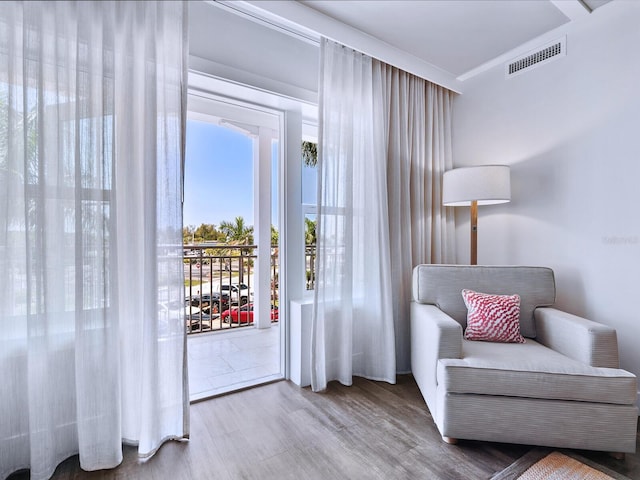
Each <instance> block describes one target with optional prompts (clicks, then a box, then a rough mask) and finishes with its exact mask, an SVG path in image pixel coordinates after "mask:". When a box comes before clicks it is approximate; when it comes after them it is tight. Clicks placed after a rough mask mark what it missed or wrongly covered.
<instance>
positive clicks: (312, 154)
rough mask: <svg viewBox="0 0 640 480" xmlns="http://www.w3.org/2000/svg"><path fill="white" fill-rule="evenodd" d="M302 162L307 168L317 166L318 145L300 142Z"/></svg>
mask: <svg viewBox="0 0 640 480" xmlns="http://www.w3.org/2000/svg"><path fill="white" fill-rule="evenodd" d="M302 161H303V162H304V164H305V165H306V166H307V167H315V166H316V165H317V164H318V144H316V143H312V142H302Z"/></svg>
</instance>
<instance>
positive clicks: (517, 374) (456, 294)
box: [411, 265, 638, 452]
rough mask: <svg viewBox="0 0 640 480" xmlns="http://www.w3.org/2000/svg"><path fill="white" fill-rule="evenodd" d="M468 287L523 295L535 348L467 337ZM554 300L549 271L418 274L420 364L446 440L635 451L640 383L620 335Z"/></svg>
mask: <svg viewBox="0 0 640 480" xmlns="http://www.w3.org/2000/svg"><path fill="white" fill-rule="evenodd" d="M463 289H470V290H475V291H478V292H483V293H490V294H518V295H519V296H520V330H521V333H522V335H523V336H524V337H525V338H526V342H525V343H494V342H485V341H470V340H466V339H464V337H463V329H464V328H465V327H466V318H467V308H466V305H465V303H464V301H463V299H462V295H461V291H462V290H463ZM554 301H555V281H554V275H553V271H552V270H551V269H549V268H542V267H511V266H509V267H507V266H505V267H502V266H459V265H419V266H417V267H416V268H415V269H414V272H413V302H412V304H411V366H412V371H413V375H414V377H415V379H416V382H417V384H418V387H419V388H420V391H421V392H422V395H423V397H424V399H425V401H426V403H427V406H428V407H429V411H430V412H431V415H432V417H433V420H434V421H435V424H436V425H437V427H438V430H439V431H440V434H441V435H442V437H443V439H444V440H445V441H447V442H450V443H452V442H455V441H457V439H469V440H485V441H495V442H506V443H520V444H529V445H542V446H550V447H563V448H577V449H585V450H601V451H611V452H635V449H636V428H637V421H638V409H637V408H636V406H635V401H636V394H637V393H636V388H637V387H636V377H635V376H634V375H633V374H631V373H629V372H627V371H625V370H621V369H619V368H618V367H619V365H618V346H617V338H616V332H615V330H614V329H612V328H609V327H606V326H604V325H601V324H598V323H595V322H592V321H590V320H586V319H584V318H581V317H577V316H575V315H570V314H568V313H565V312H562V311H560V310H557V309H554V308H552V305H553V303H554Z"/></svg>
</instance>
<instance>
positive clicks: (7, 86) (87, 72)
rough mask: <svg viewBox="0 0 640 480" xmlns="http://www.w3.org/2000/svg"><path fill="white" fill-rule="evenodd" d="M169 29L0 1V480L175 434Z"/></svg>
mask: <svg viewBox="0 0 640 480" xmlns="http://www.w3.org/2000/svg"><path fill="white" fill-rule="evenodd" d="M186 17H187V15H186V5H185V4H183V3H182V2H162V1H161V2H152V1H149V2H67V1H60V2H0V478H5V477H6V476H7V475H9V474H10V473H11V472H12V471H15V470H18V469H23V468H29V469H30V470H31V478H32V479H41V478H48V477H50V476H51V475H52V473H53V471H54V469H55V468H56V465H57V464H58V463H59V462H61V461H62V460H64V459H65V458H67V457H69V456H71V455H74V454H76V453H79V454H80V463H81V466H82V468H83V469H86V470H97V469H104V468H111V467H115V466H116V465H118V464H119V463H120V462H121V460H122V444H123V442H124V443H133V444H137V445H138V452H139V454H140V455H141V456H148V455H150V454H152V453H153V452H154V451H155V450H156V449H157V448H158V447H159V446H160V444H161V443H162V442H163V441H165V440H167V439H172V438H184V437H186V436H188V386H187V381H186V360H185V348H186V337H185V328H184V321H183V297H184V287H183V274H182V268H183V267H182V209H181V199H182V173H181V172H182V157H183V155H182V151H183V138H182V135H183V133H182V132H183V128H182V124H183V119H184V109H185V99H186V96H185V93H186V92H185V88H184V81H185V78H186V76H185V62H186V47H187V45H186V43H187V42H186V27H185V25H186V21H187V18H186Z"/></svg>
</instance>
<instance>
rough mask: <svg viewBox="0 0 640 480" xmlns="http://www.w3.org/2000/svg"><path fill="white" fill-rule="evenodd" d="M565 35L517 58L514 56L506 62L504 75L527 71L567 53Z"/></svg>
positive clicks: (508, 75)
mask: <svg viewBox="0 0 640 480" xmlns="http://www.w3.org/2000/svg"><path fill="white" fill-rule="evenodd" d="M566 45H567V39H566V37H563V38H561V39H560V40H556V41H554V42H551V43H549V44H547V45H545V46H543V47H541V48H537V49H536V50H533V51H531V52H528V53H526V54H524V55H522V56H520V57H518V58H515V59H513V60H511V61H510V62H508V63H507V64H506V68H505V76H506V77H507V78H509V77H513V76H514V75H519V74H521V73H524V72H528V71H529V70H532V69H533V68H536V67H539V66H541V65H544V64H545V63H549V62H550V61H552V60H556V59H558V58H560V57H564V56H565V55H566V54H567V46H566Z"/></svg>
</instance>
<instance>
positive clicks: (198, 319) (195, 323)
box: [184, 306, 219, 332]
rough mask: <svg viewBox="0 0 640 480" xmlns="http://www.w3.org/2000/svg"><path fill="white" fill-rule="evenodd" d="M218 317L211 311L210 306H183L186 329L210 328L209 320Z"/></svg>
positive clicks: (193, 330) (192, 330)
mask: <svg viewBox="0 0 640 480" xmlns="http://www.w3.org/2000/svg"><path fill="white" fill-rule="evenodd" d="M218 317H219V315H218V314H217V313H211V307H203V308H198V307H189V306H187V307H185V314H184V318H185V321H186V324H187V330H188V331H190V332H197V331H200V330H211V328H212V325H211V322H212V321H213V320H216V319H217V318H218Z"/></svg>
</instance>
